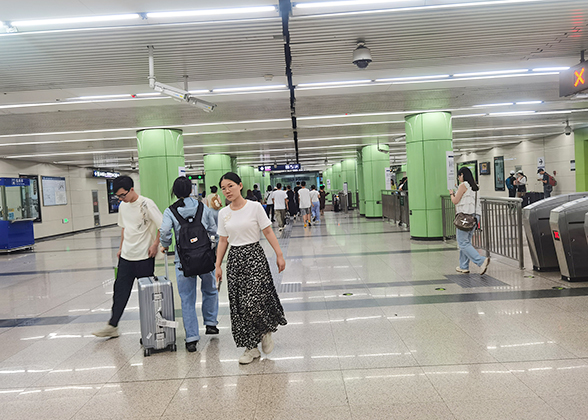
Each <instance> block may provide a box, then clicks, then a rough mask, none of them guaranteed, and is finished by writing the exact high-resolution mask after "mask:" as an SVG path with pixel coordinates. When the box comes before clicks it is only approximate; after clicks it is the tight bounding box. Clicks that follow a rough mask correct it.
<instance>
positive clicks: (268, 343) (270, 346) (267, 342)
mask: <svg viewBox="0 0 588 420" xmlns="http://www.w3.org/2000/svg"><path fill="white" fill-rule="evenodd" d="M261 350H263V352H264V353H265V354H270V353H271V352H272V351H273V350H274V340H272V333H271V332H268V333H267V334H266V335H264V336H263V338H262V339H261Z"/></svg>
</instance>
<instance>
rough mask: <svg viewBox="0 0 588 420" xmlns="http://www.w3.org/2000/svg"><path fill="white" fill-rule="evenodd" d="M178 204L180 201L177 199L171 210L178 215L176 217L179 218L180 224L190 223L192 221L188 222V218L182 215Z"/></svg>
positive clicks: (170, 207)
mask: <svg viewBox="0 0 588 420" xmlns="http://www.w3.org/2000/svg"><path fill="white" fill-rule="evenodd" d="M178 205H179V201H176V202H175V203H174V204H172V205H171V206H169V209H170V211H171V212H172V214H173V215H174V216H175V217H176V219H177V220H178V223H179V224H180V226H183V225H186V224H189V223H190V222H188V221H187V220H186V219H184V218H183V217H182V215H181V214H180V212H179V211H178Z"/></svg>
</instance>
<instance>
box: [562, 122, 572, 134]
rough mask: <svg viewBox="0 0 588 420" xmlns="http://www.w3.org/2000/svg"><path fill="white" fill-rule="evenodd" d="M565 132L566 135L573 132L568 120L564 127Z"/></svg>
mask: <svg viewBox="0 0 588 420" xmlns="http://www.w3.org/2000/svg"><path fill="white" fill-rule="evenodd" d="M564 133H565V134H566V136H569V135H571V134H572V127H570V123H569V122H568V121H567V120H566V128H564Z"/></svg>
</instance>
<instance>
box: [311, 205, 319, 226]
mask: <svg viewBox="0 0 588 420" xmlns="http://www.w3.org/2000/svg"><path fill="white" fill-rule="evenodd" d="M320 205H321V202H320V201H313V202H312V217H314V218H315V220H314V221H315V222H320V221H321V211H320Z"/></svg>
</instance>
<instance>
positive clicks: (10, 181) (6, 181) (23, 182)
mask: <svg viewBox="0 0 588 420" xmlns="http://www.w3.org/2000/svg"><path fill="white" fill-rule="evenodd" d="M0 185H4V186H6V187H27V186H29V185H31V180H30V179H27V178H0Z"/></svg>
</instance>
